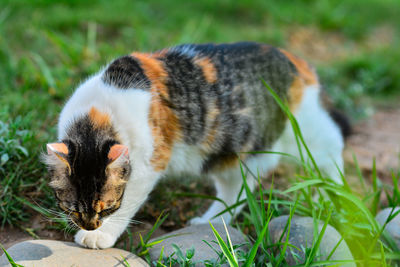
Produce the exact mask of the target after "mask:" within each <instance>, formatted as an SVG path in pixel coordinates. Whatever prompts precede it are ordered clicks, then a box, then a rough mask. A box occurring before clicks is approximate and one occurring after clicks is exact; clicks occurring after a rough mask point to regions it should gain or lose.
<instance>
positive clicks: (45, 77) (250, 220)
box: [0, 0, 400, 263]
mask: <svg viewBox="0 0 400 267" xmlns="http://www.w3.org/2000/svg"><path fill="white" fill-rule="evenodd" d="M398 10H400V2H399V1H397V0H364V1H361V0H349V1H339V0H303V1H302V0H293V1H264V0H254V1H251V0H244V1H233V0H222V1H212V0H203V1H184V0H175V1H167V0H163V1H154V0H152V1H144V0H143V1H122V0H115V1H108V0H101V1H77V0H72V1H71V0H68V1H67V0H65V1H57V2H54V1H49V0H36V1H29V0H3V1H2V2H1V5H0V69H1V71H0V162H1V163H0V226H1V227H2V226H5V225H15V226H20V225H21V224H22V223H23V222H26V221H27V220H28V218H29V217H30V215H31V214H32V213H33V212H38V211H39V212H42V213H45V214H47V215H48V216H50V217H52V216H53V217H54V216H55V215H54V214H50V213H49V211H48V210H46V209H48V208H53V207H54V205H53V203H54V197H53V195H52V192H51V190H49V188H48V187H47V182H48V181H47V175H46V171H45V168H44V166H43V165H42V164H41V163H40V162H39V155H40V153H41V152H42V151H43V150H44V144H45V143H47V142H50V141H54V140H56V123H57V116H58V114H59V112H60V110H61V108H62V106H63V103H64V102H65V101H66V99H67V98H68V96H69V95H71V93H72V92H73V90H74V88H75V87H76V86H77V85H78V84H79V82H80V81H82V80H83V79H85V78H86V77H87V76H88V75H91V74H93V73H94V72H96V71H97V70H98V69H99V68H100V67H101V66H104V65H105V64H106V63H107V62H109V61H110V60H111V59H113V58H115V57H117V56H120V55H124V54H127V53H129V52H130V51H133V50H142V51H153V50H156V49H160V48H163V47H166V46H172V45H175V44H179V43H184V42H233V41H240V40H254V41H259V42H266V43H270V44H273V45H277V46H283V47H289V48H291V46H292V45H293V43H292V41H291V38H292V35H293V34H294V33H295V32H297V31H298V30H299V29H312V30H313V31H315V32H317V35H316V36H315V38H316V39H318V38H319V39H320V40H323V39H324V38H325V37H326V36H335V37H338V39H339V40H340V42H339V44H338V45H339V46H340V49H341V50H343V52H344V54H345V56H344V57H335V58H333V59H330V60H328V61H326V60H324V59H322V58H321V59H319V57H318V56H316V57H314V58H312V59H311V61H312V62H313V63H314V64H315V65H316V67H317V69H318V72H319V74H320V76H321V82H322V83H323V84H324V86H325V87H326V88H327V91H328V93H329V95H330V96H331V97H332V99H333V100H334V104H335V105H336V106H337V107H339V108H341V109H342V110H344V111H346V112H347V113H348V114H349V115H350V116H351V117H352V118H353V119H359V118H362V117H365V116H367V115H369V114H371V111H372V110H373V109H374V107H375V106H376V105H377V104H378V103H379V104H380V105H381V103H387V102H389V101H391V102H394V101H395V100H393V99H398V97H399V92H400V90H399V88H400V67H399V64H398V62H399V60H400V53H399V50H398V47H399V44H400V39H399V37H398V36H400V35H399V33H400V20H399V19H398ZM385 29H386V30H385ZM385 31H387V32H385ZM381 34H383V35H384V36H387V38H388V39H387V40H388V41H383V39H381V37H380V36H381ZM375 36H376V38H375ZM371 40H372V44H371ZM316 41H318V40H316ZM374 41H375V42H374ZM377 43H378V44H377ZM294 52H298V53H300V54H302V53H303V52H304V51H302V50H301V49H300V50H299V51H294ZM326 53H330V50H329V49H328V50H326ZM304 54H305V55H307V53H304ZM321 56H322V55H321ZM306 59H307V57H306ZM300 141H301V140H299V142H300ZM304 152H306V151H304ZM303 167H304V166H303ZM305 169H306V170H305V171H306V172H305V173H306V175H305V176H304V177H300V178H298V184H296V185H294V187H292V188H291V190H292V191H289V192H286V193H285V194H284V195H285V196H286V198H285V199H279V198H278V196H281V194H282V193H283V192H280V191H279V190H277V189H273V190H272V189H271V191H270V190H265V189H260V190H261V191H260V192H259V193H260V194H261V195H263V197H264V198H266V199H269V200H270V201H268V202H265V203H264V202H263V201H260V200H254V203H253V204H252V206H250V207H251V208H250V210H249V212H248V213H247V214H245V215H244V216H243V222H241V223H240V227H241V228H242V229H252V231H253V233H254V235H253V239H254V241H257V240H258V237H260V236H262V232H263V229H264V227H265V222H266V221H268V220H270V219H271V218H272V217H271V216H273V217H275V216H277V215H281V214H287V213H288V212H289V210H291V211H292V212H295V213H296V214H301V215H307V216H312V217H314V218H316V217H320V218H321V219H323V220H325V219H327V218H328V215H329V214H328V213H327V211H329V210H330V209H331V210H332V215H331V217H330V219H329V223H330V224H331V225H333V226H335V227H336V228H337V229H339V231H340V232H341V233H342V234H343V236H344V237H345V240H346V242H348V244H349V246H350V247H351V249H352V252H353V253H354V255H355V257H356V258H357V259H361V258H362V257H363V256H368V257H367V258H366V259H368V260H371V262H372V261H373V258H374V257H375V258H376V259H377V261H379V259H381V258H382V257H383V256H385V258H386V261H388V262H389V263H391V262H390V261H391V260H392V258H396V256H393V253H392V251H393V248H392V247H391V245H386V244H383V243H380V241H379V240H378V239H377V238H376V237H377V236H378V233H379V232H380V228H377V226H376V223H375V222H374V220H373V216H374V215H375V213H376V212H377V211H378V210H379V209H380V208H382V207H381V206H380V205H379V201H378V199H379V198H378V196H379V195H380V194H386V193H387V192H389V191H390V193H387V194H388V196H387V197H388V201H389V205H390V206H395V205H398V204H399V199H400V197H399V192H398V189H396V186H394V187H393V186H392V185H387V184H382V183H381V182H378V181H379V179H378V177H377V175H376V173H375V174H373V175H372V176H371V177H369V178H371V181H372V183H371V184H369V183H367V184H365V185H364V186H362V190H361V191H362V192H360V190H359V189H358V190H357V191H354V190H353V189H351V188H349V187H348V186H345V187H344V189H343V188H342V189H341V190H343V192H342V195H341V197H340V198H338V200H337V201H333V202H330V204H328V203H326V201H324V200H325V198H324V197H321V199H320V200H319V201H318V202H317V203H314V200H313V199H312V198H311V192H312V191H313V189H312V188H323V189H325V191H327V192H328V194H330V195H331V194H333V193H334V192H337V191H336V190H338V188H336V187H335V186H334V185H332V184H330V183H329V181H325V180H321V179H320V177H319V175H318V173H315V172H314V171H311V170H310V168H309V167H307V168H305ZM360 173H361V172H360ZM398 176H399V174H398V173H394V174H393V185H396V184H398V179H399V178H398ZM364 180H365V177H360V183H364ZM367 180H368V179H367ZM185 189H186V187H185ZM157 190H158V191H159V190H163V187H159V188H158V189H157ZM178 191H179V190H178ZM182 191H183V190H182ZM204 191H207V190H204ZM202 193H203V192H199V194H202ZM154 195H157V194H154ZM167 196H168V197H170V198H172V199H173V200H172V201H176V202H179V201H180V200H181V199H182V198H185V197H187V196H183V195H179V194H173V193H171V192H168V194H167ZM267 196H269V197H267ZM263 197H261V196H260V197H259V198H260V199H263ZM153 199H154V201H155V202H158V201H159V200H160V199H157V198H156V197H155V198H153ZM166 201H167V200H165V199H162V202H163V203H164V202H166ZM200 201H202V200H200ZM32 203H34V204H33V205H36V206H37V204H38V205H40V207H42V208H37V209H36V210H35V209H34V208H33V205H32ZM169 203H170V202H169ZM169 203H167V204H165V206H168V205H169ZM295 203H297V206H296V208H295V209H294V205H295ZM148 205H150V207H155V206H157V205H154V204H151V203H150V204H148ZM263 205H265V207H264V206H263ZM359 205H361V207H362V209H359V208H358V207H360V206H359ZM170 206H171V205H170ZM188 207H192V208H193V205H192V206H190V205H188ZM264 208H265V209H264ZM356 208H357V209H356ZM196 209H197V206H196ZM354 210H357V212H354ZM172 212H174V211H172ZM144 213H145V212H144ZM158 215H159V213H158V214H157V215H156V216H154V214H149V213H145V214H144V215H142V217H144V218H146V219H149V220H152V221H154V222H155V221H156V218H157V217H158ZM173 215H174V216H170V217H169V218H168V220H175V221H174V224H173V225H175V227H176V226H182V225H183V224H184V223H185V222H184V221H183V222H182V221H180V222H179V221H176V220H180V219H176V218H179V216H175V214H173ZM56 217H57V216H56ZM56 217H54V218H53V219H54V220H56V219H57V218H56ZM256 217H257V218H258V219H257V220H256V219H254V218H256ZM172 218H173V219H172ZM261 218H262V219H261ZM168 220H167V221H166V222H168ZM165 224H166V223H165ZM61 225H63V223H61ZM251 225H257V226H256V227H255V228H254V229H253V228H252V226H251ZM163 227H166V226H163ZM368 227H372V229H369V228H368ZM170 228H171V227H169V228H168V227H166V229H170ZM172 228H173V227H172ZM371 231H372V232H371ZM368 233H372V235H371V236H368V238H359V235H361V236H363V237H364V236H367V235H368ZM267 236H268V235H267V234H266V235H265V236H264V237H262V238H261V239H260V240H261V241H260V243H259V246H260V247H259V248H258V249H257V253H256V254H254V253H255V252H254V251H255V250H252V254H251V255H249V257H254V260H256V261H257V260H260V259H259V255H260V251H264V250H265V251H267V252H268V246H269V245H268V242H267V240H266V238H267ZM358 238H359V240H358ZM357 240H358V241H357ZM363 242H367V244H370V247H369V248H368V249H366V251H363V250H361V249H360V247H364V246H361V245H360V244H361V243H363ZM388 242H389V243H388V244H391V242H390V240H389V241H388ZM268 253H269V252H268ZM368 253H369V254H368ZM182 255H183V256H185V255H186V254H185V253H183V254H182ZM268 255H269V256H268V257H270V258H269V259H270V260H271V262H274V263H280V262H282V261H283V259H282V257H281V256H280V255H282V254H277V255H270V254H268ZM309 255H310V260H313V259H314V258H315V255H316V252H314V251H311V252H310V254H309ZM220 256H221V255H220ZM239 258H240V257H239Z"/></svg>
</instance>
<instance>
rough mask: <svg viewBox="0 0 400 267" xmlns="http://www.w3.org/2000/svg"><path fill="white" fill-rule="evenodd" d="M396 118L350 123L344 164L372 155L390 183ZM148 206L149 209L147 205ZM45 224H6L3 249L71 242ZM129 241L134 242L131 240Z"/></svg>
mask: <svg viewBox="0 0 400 267" xmlns="http://www.w3.org/2000/svg"><path fill="white" fill-rule="evenodd" d="M399 118H400V109H399V108H397V109H396V108H385V109H381V110H379V111H378V112H376V113H375V115H373V116H372V117H370V118H368V119H366V120H364V121H361V122H359V123H357V124H355V125H354V126H353V135H352V136H350V137H349V139H348V140H347V146H346V149H345V152H344V158H345V161H346V163H347V164H354V161H353V153H354V154H355V155H356V157H357V161H358V164H359V166H360V167H361V169H362V170H363V171H365V172H367V173H368V172H370V171H371V170H372V162H373V158H375V159H376V167H377V172H378V174H379V177H380V178H381V179H382V180H383V181H385V182H391V178H390V177H391V176H390V170H395V171H399V167H400V164H399V161H400V156H399V155H400V119H399ZM188 201H190V200H186V202H188ZM148 208H151V206H149V207H148ZM187 208H188V206H187V205H183V204H182V205H176V207H172V209H177V210H178V213H177V215H175V216H182V215H180V214H182V213H185V209H187ZM150 213H151V212H150ZM155 217H157V216H155ZM141 221H144V223H141V224H137V225H134V226H132V227H131V231H132V232H133V233H135V232H143V233H145V232H146V231H147V230H149V229H150V228H151V225H152V224H151V223H150V222H149V221H148V220H147V221H146V218H144V220H141ZM181 221H182V220H181ZM183 221H184V220H183ZM169 223H170V224H172V225H170V227H169V228H171V229H173V228H176V227H181V226H182V225H174V223H173V221H171V220H170V221H169ZM48 226H49V222H48V220H46V219H45V218H43V217H42V216H40V215H35V216H33V217H32V219H31V220H30V221H29V222H27V223H25V224H23V225H22V226H21V228H15V227H10V226H6V227H4V228H3V229H0V243H1V244H3V246H4V247H5V248H6V249H7V248H9V247H11V246H12V245H14V244H16V243H18V242H22V241H25V240H31V239H35V238H41V239H56V240H68V241H72V236H71V235H68V234H65V233H63V232H61V231H59V230H49V229H48V228H49V227H48ZM167 228H168V226H167ZM164 233H166V230H165V229H164V230H163V229H159V230H157V232H156V233H155V234H154V235H153V236H154V237H156V236H160V235H162V234H164ZM135 238H137V235H135ZM133 243H135V240H134V242H133ZM118 246H119V247H125V248H127V247H126V246H127V238H124V237H123V238H122V241H120V242H119V244H118ZM0 254H1V253H0Z"/></svg>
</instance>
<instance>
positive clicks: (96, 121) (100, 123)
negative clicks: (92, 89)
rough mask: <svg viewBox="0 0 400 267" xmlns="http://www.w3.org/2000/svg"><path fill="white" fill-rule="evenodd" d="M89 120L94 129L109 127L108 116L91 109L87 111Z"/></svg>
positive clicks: (93, 108)
mask: <svg viewBox="0 0 400 267" xmlns="http://www.w3.org/2000/svg"><path fill="white" fill-rule="evenodd" d="M89 118H90V120H91V121H92V123H93V125H94V127H96V128H106V127H108V126H110V125H111V122H110V116H109V115H108V114H107V113H103V112H100V111H99V110H98V109H97V108H95V107H92V108H91V109H90V111H89Z"/></svg>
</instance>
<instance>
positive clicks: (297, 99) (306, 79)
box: [280, 49, 318, 111]
mask: <svg viewBox="0 0 400 267" xmlns="http://www.w3.org/2000/svg"><path fill="white" fill-rule="evenodd" d="M280 51H281V52H282V53H283V54H284V55H285V56H286V57H287V58H288V59H289V60H290V61H291V62H292V63H293V65H294V66H295V67H296V69H297V71H298V73H299V75H298V76H297V77H295V79H294V80H293V83H292V85H291V86H290V88H289V92H288V94H289V105H290V110H291V111H295V110H296V109H297V107H298V106H299V105H300V103H301V100H302V98H303V94H304V89H305V87H306V86H309V85H317V84H318V76H317V74H316V73H315V71H314V69H313V68H312V67H310V65H309V64H308V63H307V62H306V61H305V60H303V59H301V58H299V57H297V56H295V55H293V54H291V53H289V52H287V51H285V50H283V49H280Z"/></svg>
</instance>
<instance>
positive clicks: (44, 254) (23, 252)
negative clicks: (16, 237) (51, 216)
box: [0, 240, 149, 267]
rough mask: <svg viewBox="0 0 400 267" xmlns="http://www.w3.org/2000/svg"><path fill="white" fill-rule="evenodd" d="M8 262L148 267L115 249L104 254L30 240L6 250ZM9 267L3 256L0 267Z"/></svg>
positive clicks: (47, 266)
mask: <svg viewBox="0 0 400 267" xmlns="http://www.w3.org/2000/svg"><path fill="white" fill-rule="evenodd" d="M7 252H8V253H9V254H10V256H11V258H12V259H13V260H14V261H15V262H16V263H18V264H21V265H23V266H25V267H31V266H32V267H33V266H36V267H54V266H74V267H78V266H79V267H85V266H87V267H94V266H95V267H97V266H126V265H124V259H126V261H127V262H128V263H129V265H130V266H131V267H134V266H138V267H144V266H149V265H148V264H147V263H146V262H145V261H144V260H142V259H141V258H139V257H138V256H136V255H134V254H132V253H130V252H128V251H125V250H122V249H116V248H109V249H103V250H94V249H86V248H82V247H80V246H78V245H77V244H75V243H72V242H61V241H55V240H30V241H24V242H21V243H18V244H16V245H14V246H12V247H11V248H9V249H7ZM5 266H11V265H10V264H9V263H8V260H7V258H6V255H2V256H1V258H0V267H5Z"/></svg>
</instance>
